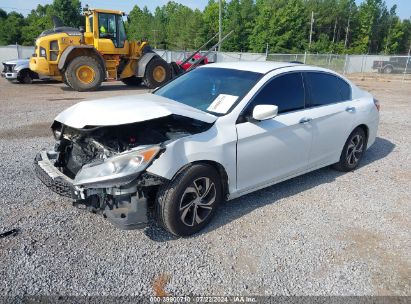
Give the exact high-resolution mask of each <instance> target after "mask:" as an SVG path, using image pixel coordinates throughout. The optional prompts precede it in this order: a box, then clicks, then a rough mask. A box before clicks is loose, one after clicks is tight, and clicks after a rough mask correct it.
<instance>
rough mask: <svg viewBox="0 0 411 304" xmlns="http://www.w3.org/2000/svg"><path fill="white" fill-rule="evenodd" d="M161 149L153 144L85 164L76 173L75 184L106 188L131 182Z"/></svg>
mask: <svg viewBox="0 0 411 304" xmlns="http://www.w3.org/2000/svg"><path fill="white" fill-rule="evenodd" d="M160 150H161V148H160V147H159V146H151V147H147V148H144V149H139V150H132V151H128V152H125V153H122V154H119V155H116V156H113V157H110V158H108V159H106V160H104V161H103V162H99V163H94V164H88V165H85V166H83V168H82V169H81V170H80V171H79V172H78V174H77V175H76V177H75V179H74V185H76V186H90V185H93V186H95V187H98V188H100V187H101V188H105V187H113V186H117V185H120V184H127V183H130V182H132V181H133V179H134V178H136V177H137V176H138V175H139V174H140V172H142V171H143V170H145V169H146V168H147V167H148V166H149V165H150V163H151V162H152V161H153V159H154V158H155V157H156V156H157V155H158V153H159V152H160Z"/></svg>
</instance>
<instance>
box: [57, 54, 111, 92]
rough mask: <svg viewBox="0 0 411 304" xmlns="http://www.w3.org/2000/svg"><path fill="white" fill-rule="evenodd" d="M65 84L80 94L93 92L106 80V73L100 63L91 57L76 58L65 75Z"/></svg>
mask: <svg viewBox="0 0 411 304" xmlns="http://www.w3.org/2000/svg"><path fill="white" fill-rule="evenodd" d="M64 76H65V77H64V78H65V83H66V84H68V85H69V86H70V87H72V88H73V89H74V90H76V91H79V92H84V91H93V90H96V89H97V88H99V87H100V85H101V83H102V82H103V80H104V71H103V68H102V67H101V65H100V64H99V63H98V61H97V60H96V59H95V58H93V57H90V56H80V57H76V58H74V59H73V60H72V61H71V62H70V63H69V65H68V66H67V69H66V72H65V74H64Z"/></svg>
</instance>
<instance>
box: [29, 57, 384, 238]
mask: <svg viewBox="0 0 411 304" xmlns="http://www.w3.org/2000/svg"><path fill="white" fill-rule="evenodd" d="M378 123H379V103H378V101H377V100H375V99H374V98H373V97H372V96H371V94H369V93H367V92H365V91H363V90H361V89H359V88H358V87H357V86H355V85H354V84H352V83H351V82H350V81H349V80H347V79H345V78H344V77H342V76H340V75H338V74H337V73H335V72H333V71H330V70H326V69H322V68H318V67H313V66H307V65H302V64H293V63H274V62H235V63H218V64H211V65H207V66H204V67H200V68H198V69H195V70H194V71H191V72H189V73H186V74H184V75H182V76H180V77H179V78H177V79H175V80H173V81H171V82H170V83H168V84H166V85H165V86H163V87H161V88H159V89H157V90H156V91H154V92H153V93H152V94H143V95H135V96H127V97H124V96H120V97H114V98H109V99H102V100H95V101H86V102H81V103H79V104H76V105H74V106H72V107H71V108H69V109H67V110H65V111H64V112H62V113H61V114H60V115H58V116H57V117H56V119H55V121H54V123H53V125H52V131H53V133H54V136H55V138H56V140H57V141H58V142H57V144H56V147H55V150H54V151H49V152H46V151H42V152H40V153H39V154H38V155H37V156H36V160H35V169H36V173H37V175H38V177H39V178H40V179H41V180H42V181H43V182H44V183H45V184H46V185H47V186H48V187H50V188H51V189H52V190H54V191H55V192H57V193H59V194H61V195H64V196H68V197H71V198H73V199H74V200H75V201H76V203H77V204H83V205H86V206H87V207H88V208H89V209H91V210H92V211H94V212H101V213H102V214H103V215H104V217H106V218H107V219H109V220H110V221H111V222H112V223H114V224H115V225H117V226H118V227H120V228H123V229H133V228H139V227H144V225H145V224H146V223H147V218H148V214H153V216H155V217H156V219H157V220H158V222H159V223H160V224H161V225H162V226H163V227H164V228H165V229H167V230H168V231H170V232H171V233H173V234H175V235H178V236H187V235H191V234H193V233H196V232H198V231H199V230H200V229H202V228H203V227H204V226H205V225H207V223H209V221H210V220H211V218H212V216H213V214H214V213H215V212H216V210H217V206H218V204H219V203H220V202H222V201H223V200H231V199H234V198H237V197H239V196H241V195H244V194H247V193H250V192H253V191H256V190H258V189H261V188H264V187H267V186H270V185H273V184H275V183H278V182H281V181H284V180H286V179H290V178H292V177H295V176H297V175H301V174H304V173H307V172H310V171H313V170H316V169H319V168H322V167H325V166H329V165H333V167H334V168H335V169H337V170H341V171H351V170H354V169H355V168H357V167H358V165H359V163H360V161H361V158H362V156H363V154H364V152H365V150H366V149H367V148H369V147H370V146H371V145H372V144H373V143H374V141H375V138H376V134H377V128H378ZM150 210H153V211H154V212H150Z"/></svg>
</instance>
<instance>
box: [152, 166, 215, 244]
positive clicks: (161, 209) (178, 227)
mask: <svg viewBox="0 0 411 304" xmlns="http://www.w3.org/2000/svg"><path fill="white" fill-rule="evenodd" d="M221 200H222V187H221V178H220V175H219V174H218V172H217V171H216V170H215V169H214V168H213V167H211V166H209V165H202V164H199V165H193V166H191V167H189V168H188V169H186V170H184V171H183V172H181V173H180V174H179V175H177V176H176V177H175V178H174V179H173V180H171V181H170V182H169V183H167V184H165V185H163V186H161V187H160V189H159V191H158V194H157V200H156V209H157V219H158V221H159V222H160V224H162V225H163V227H164V228H165V229H167V230H168V231H169V232H171V233H172V234H174V235H177V236H189V235H192V234H194V233H196V232H198V231H200V230H201V229H202V228H204V227H205V226H206V225H207V224H208V223H209V222H210V220H211V218H212V216H213V215H214V213H215V210H216V208H217V205H218V203H219V202H220V201H221Z"/></svg>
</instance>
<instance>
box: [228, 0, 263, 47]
mask: <svg viewBox="0 0 411 304" xmlns="http://www.w3.org/2000/svg"><path fill="white" fill-rule="evenodd" d="M255 17H256V10H255V6H254V2H253V0H232V1H230V2H229V3H228V4H227V11H226V16H225V20H224V31H225V33H229V32H230V31H234V32H233V35H232V36H231V37H230V38H229V39H228V40H227V41H226V42H224V50H228V51H243V52H246V51H248V50H249V49H250V46H249V37H250V35H251V33H252V30H253V28H254V20H255Z"/></svg>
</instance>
